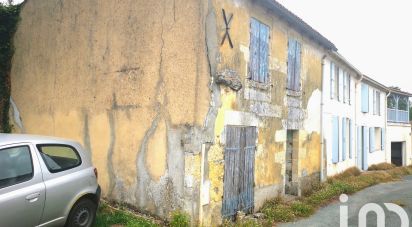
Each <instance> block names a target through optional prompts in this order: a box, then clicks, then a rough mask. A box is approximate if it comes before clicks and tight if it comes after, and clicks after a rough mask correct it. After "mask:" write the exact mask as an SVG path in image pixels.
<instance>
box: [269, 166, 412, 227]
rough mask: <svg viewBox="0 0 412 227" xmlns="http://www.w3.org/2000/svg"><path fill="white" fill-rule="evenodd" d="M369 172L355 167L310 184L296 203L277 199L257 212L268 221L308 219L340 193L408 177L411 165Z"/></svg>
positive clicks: (377, 168)
mask: <svg viewBox="0 0 412 227" xmlns="http://www.w3.org/2000/svg"><path fill="white" fill-rule="evenodd" d="M370 169H371V170H373V171H368V172H364V173H362V172H361V171H360V170H359V169H357V168H356V167H353V168H350V169H347V170H346V171H344V172H343V173H341V174H338V175H335V176H333V177H330V178H328V179H327V181H326V182H324V183H319V184H315V185H313V188H312V190H311V191H310V193H308V194H306V195H304V196H303V197H301V198H299V199H298V200H296V201H292V202H285V201H284V200H283V199H282V198H281V197H277V198H275V199H273V200H270V201H267V202H266V203H265V204H264V205H263V207H262V210H261V212H263V213H264V214H265V216H266V218H267V219H268V221H270V222H290V221H293V220H296V219H298V218H303V217H309V216H310V215H312V214H313V213H314V212H315V211H316V210H317V209H318V208H320V207H322V206H324V205H326V204H328V203H330V202H331V201H332V200H335V199H337V198H338V197H339V196H340V195H341V194H353V193H355V192H357V191H360V190H362V189H364V188H366V187H370V186H373V185H376V184H379V183H385V182H390V181H395V180H399V179H400V178H401V177H402V176H405V175H411V174H412V166H408V167H394V166H393V165H391V164H386V163H385V164H377V165H373V166H371V167H370Z"/></svg>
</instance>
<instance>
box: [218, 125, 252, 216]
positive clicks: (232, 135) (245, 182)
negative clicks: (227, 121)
mask: <svg viewBox="0 0 412 227" xmlns="http://www.w3.org/2000/svg"><path fill="white" fill-rule="evenodd" d="M226 136H227V139H226V146H227V147H226V148H225V175H224V188H223V205H222V216H223V217H225V218H230V217H233V216H234V215H235V214H236V212H237V211H243V212H245V213H249V212H252V211H253V206H254V191H253V190H254V189H253V184H254V163H255V150H256V128H255V127H235V126H228V127H227V128H226Z"/></svg>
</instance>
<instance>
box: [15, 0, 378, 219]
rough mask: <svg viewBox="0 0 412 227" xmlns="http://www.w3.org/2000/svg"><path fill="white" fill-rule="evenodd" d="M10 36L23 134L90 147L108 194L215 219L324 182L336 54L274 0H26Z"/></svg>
mask: <svg viewBox="0 0 412 227" xmlns="http://www.w3.org/2000/svg"><path fill="white" fill-rule="evenodd" d="M14 43H15V46H16V51H15V55H14V58H13V67H12V72H11V83H12V94H11V96H12V97H11V100H12V109H11V116H12V117H13V119H14V131H15V132H22V133H34V134H43V135H53V136H61V137H67V138H72V139H74V140H77V141H80V142H82V143H83V145H84V146H85V147H86V149H88V150H90V151H91V153H92V156H93V161H94V163H95V165H96V166H97V168H98V169H99V182H100V184H101V186H102V188H103V196H105V197H107V198H109V199H113V200H116V201H118V202H122V203H127V204H130V205H132V206H135V207H137V208H138V209H140V210H143V211H145V212H149V213H152V214H155V215H158V216H160V217H162V218H167V217H168V215H169V213H170V212H171V211H172V210H176V209H181V210H183V211H186V212H188V213H189V214H190V216H191V217H192V220H193V221H195V222H198V223H200V224H203V225H205V226H209V225H211V224H212V223H220V222H221V221H222V218H230V217H232V216H233V215H235V214H236V212H237V211H240V210H243V211H246V212H250V211H253V210H255V211H256V210H258V209H259V208H260V207H261V206H262V204H263V203H264V202H265V201H266V200H268V199H270V198H274V197H276V196H277V195H278V194H279V193H280V194H283V193H287V194H293V195H301V194H302V193H304V192H305V190H307V189H309V187H310V185H312V184H311V183H310V182H311V181H319V177H320V170H321V164H320V163H321V142H320V141H321V135H320V132H321V110H320V108H319V107H320V105H321V101H322V99H321V96H322V94H323V96H325V97H326V96H329V93H328V94H326V93H324V92H322V59H323V58H324V56H325V55H326V54H327V53H330V52H334V51H335V52H336V51H337V49H336V47H335V46H334V45H333V43H331V42H330V41H329V40H327V39H326V38H325V37H323V36H322V35H321V34H319V33H318V32H317V31H315V30H314V29H313V28H312V27H310V26H309V25H308V24H306V23H305V22H303V21H302V20H301V19H300V18H298V17H297V16H296V15H294V14H293V13H291V12H290V11H288V10H287V9H286V8H284V7H283V6H281V5H280V4H279V3H277V2H276V1H272V0H203V1H202V0H173V1H142V0H139V1H121V2H119V1H110V0H102V1H77V0H62V1H53V0H29V1H26V3H25V4H24V6H23V9H22V12H21V21H20V25H19V27H18V30H17V33H16V36H15V40H14ZM332 60H333V61H335V60H336V64H337V66H338V67H342V69H344V70H345V72H346V73H344V71H343V70H340V68H339V74H338V75H339V78H340V77H342V79H343V78H344V77H345V76H344V75H346V77H345V78H352V77H354V76H355V74H356V71H354V70H353V69H352V68H351V67H350V66H348V65H347V64H346V63H344V62H343V63H342V62H341V61H340V60H339V58H336V56H332ZM343 83H346V82H342V84H343ZM346 85H347V87H346V88H345V89H346V92H347V91H348V89H349V93H348V94H347V96H345V98H343V95H344V94H343V93H342V96H340V95H339V98H340V99H342V100H341V101H339V102H342V103H341V104H339V105H342V106H347V107H342V108H345V109H346V108H347V109H348V110H347V115H340V118H339V124H341V123H340V122H341V121H342V119H346V118H348V119H351V120H352V121H353V113H352V112H351V111H353V110H352V108H353V106H354V103H352V100H355V94H354V91H353V86H354V82H352V81H349V82H347V83H346ZM348 85H349V86H348ZM339 86H340V85H339ZM342 86H343V85H342ZM343 89H344V88H339V91H342V92H343ZM351 89H352V90H351ZM345 94H346V93H345ZM383 95H385V92H382V96H383ZM383 97H384V96H383ZM381 100H384V98H382V99H381ZM344 101H345V102H348V103H343V102H344ZM350 103H351V104H350ZM365 119H367V118H365ZM344 122H346V123H344V124H346V125H349V124H350V123H349V122H351V121H349V120H348V121H344ZM362 122H363V121H361V122H360V123H362ZM372 123H374V122H372ZM372 123H371V124H369V122H368V121H365V127H368V128H369V127H384V126H381V125H380V122H379V123H377V124H376V125H375V124H372ZM348 131H349V130H348ZM347 147H348V148H349V147H350V146H349V144H348V145H347ZM347 154H348V156H347V158H348V159H350V158H349V154H350V153H349V152H348V153H347ZM370 160H374V159H372V158H370ZM376 160H377V159H376Z"/></svg>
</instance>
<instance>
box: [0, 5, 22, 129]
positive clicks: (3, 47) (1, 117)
mask: <svg viewBox="0 0 412 227" xmlns="http://www.w3.org/2000/svg"><path fill="white" fill-rule="evenodd" d="M20 6H21V5H5V4H3V3H0V132H11V126H10V122H9V114H8V113H9V107H10V70H11V59H12V57H13V53H14V48H13V36H14V33H15V32H16V28H17V23H18V21H19V13H20V8H21V7H20Z"/></svg>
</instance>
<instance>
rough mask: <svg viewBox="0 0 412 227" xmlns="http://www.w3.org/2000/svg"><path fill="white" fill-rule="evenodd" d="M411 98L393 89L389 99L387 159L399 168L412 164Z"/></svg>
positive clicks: (408, 94) (405, 93) (410, 95)
mask: <svg viewBox="0 0 412 227" xmlns="http://www.w3.org/2000/svg"><path fill="white" fill-rule="evenodd" d="M409 97H412V94H410V93H407V92H403V91H401V90H400V89H398V88H393V87H391V88H390V93H389V95H388V98H387V116H388V119H387V136H386V149H387V150H388V151H389V152H388V153H387V157H386V159H387V160H388V162H391V163H393V164H395V165H397V166H405V165H410V164H412V151H411V150H412V144H411V124H410V122H409Z"/></svg>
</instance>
